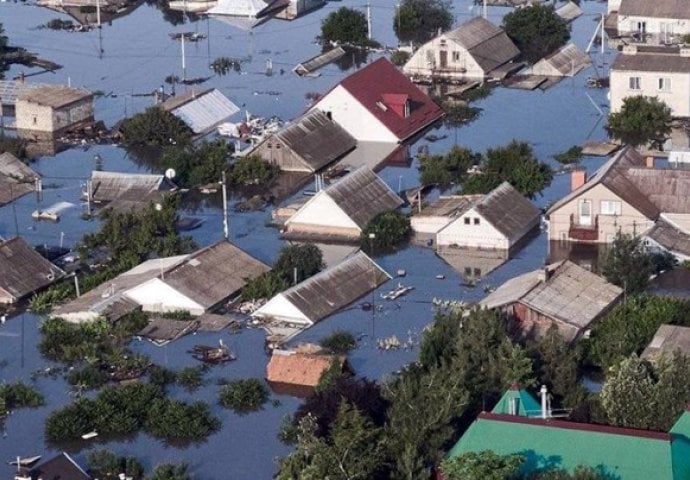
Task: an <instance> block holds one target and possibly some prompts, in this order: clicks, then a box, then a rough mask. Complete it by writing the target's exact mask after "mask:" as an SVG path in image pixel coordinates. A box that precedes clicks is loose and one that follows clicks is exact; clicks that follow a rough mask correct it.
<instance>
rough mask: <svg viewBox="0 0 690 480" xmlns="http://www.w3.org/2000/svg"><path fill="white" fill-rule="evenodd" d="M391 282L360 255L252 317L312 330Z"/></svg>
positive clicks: (273, 301) (272, 301)
mask: <svg viewBox="0 0 690 480" xmlns="http://www.w3.org/2000/svg"><path fill="white" fill-rule="evenodd" d="M390 278H391V276H390V275H389V274H388V273H386V271H385V270H383V269H382V268H381V267H380V266H379V265H378V264H377V263H376V262H374V261H373V260H372V259H371V258H369V257H368V256H367V255H366V254H365V253H364V252H359V253H356V254H355V255H353V256H352V257H350V258H348V259H346V260H344V261H342V262H341V263H339V264H338V265H335V266H333V267H330V268H328V269H326V270H324V271H322V272H320V273H317V274H316V275H314V276H313V277H311V278H308V279H307V280H304V281H303V282H301V283H298V284H297V285H295V286H294V287H291V288H289V289H287V290H285V291H284V292H282V293H279V294H278V295H276V296H275V297H273V298H272V299H270V300H269V301H268V302H267V303H266V304H265V305H264V306H262V307H261V308H259V309H258V310H257V311H256V312H254V313H253V314H252V316H253V317H255V318H262V319H273V320H279V321H283V322H287V323H295V324H301V325H305V326H310V325H313V324H314V323H316V322H318V321H320V320H323V319H324V318H326V317H328V316H330V315H332V314H334V313H335V312H337V311H338V310H340V309H342V308H345V307H347V306H348V305H350V304H351V303H353V302H355V301H356V300H357V299H359V298H361V297H362V296H364V295H365V294H367V293H368V292H371V291H372V290H373V289H375V288H377V287H379V286H380V285H383V284H384V283H386V282H387V281H388V280H390Z"/></svg>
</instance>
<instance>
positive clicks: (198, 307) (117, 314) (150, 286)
mask: <svg viewBox="0 0 690 480" xmlns="http://www.w3.org/2000/svg"><path fill="white" fill-rule="evenodd" d="M269 270H270V267H268V266H267V265H265V264H264V263H262V262H260V261H259V260H257V259H255V258H254V257H252V256H251V255H249V254H248V253H246V252H244V251H243V250H241V249H240V248H238V247H236V246H235V245H233V244H232V243H230V242H228V241H226V240H221V241H220V242H217V243H215V244H213V245H210V246H208V247H206V248H202V249H201V250H197V251H196V252H194V253H191V254H189V255H178V256H175V257H166V258H159V259H154V260H148V261H146V262H144V263H142V264H141V265H138V266H137V267H134V268H133V269H131V270H129V271H127V272H125V273H123V274H121V275H119V276H117V277H116V278H114V279H113V280H109V281H107V282H105V283H104V284H102V285H100V286H99V287H96V288H94V289H93V290H90V291H88V292H86V293H85V294H83V295H82V296H80V297H78V298H76V299H74V300H72V301H71V302H69V303H66V304H65V305H61V306H59V307H57V308H55V309H54V310H53V312H52V313H51V316H52V317H61V318H63V319H65V320H67V321H71V322H75V323H79V322H83V321H89V320H93V319H95V318H97V317H105V318H106V319H108V320H110V321H115V320H117V319H119V318H121V317H122V316H124V315H126V314H128V313H130V312H132V311H134V310H136V309H139V308H140V309H142V310H144V311H146V312H171V311H176V310H186V311H188V312H189V313H190V314H192V315H201V314H203V313H205V312H208V311H211V310H213V309H214V308H216V307H218V306H219V305H221V304H222V303H223V302H224V301H226V300H228V299H229V298H231V297H233V296H236V295H237V294H238V293H239V292H240V290H241V289H242V288H243V287H244V286H245V285H246V284H247V282H248V281H249V280H250V279H252V278H255V277H258V276H259V275H261V274H262V273H265V272H267V271H269Z"/></svg>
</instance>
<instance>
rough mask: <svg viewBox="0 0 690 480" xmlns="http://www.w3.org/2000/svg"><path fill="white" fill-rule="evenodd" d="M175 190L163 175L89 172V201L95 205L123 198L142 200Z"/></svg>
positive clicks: (174, 186)
mask: <svg viewBox="0 0 690 480" xmlns="http://www.w3.org/2000/svg"><path fill="white" fill-rule="evenodd" d="M176 188H177V186H176V185H175V184H174V183H173V182H172V181H171V180H170V179H168V178H166V177H165V176H164V175H150V174H143V173H121V172H104V171H99V170H94V171H93V172H91V200H92V201H93V202H96V203H101V202H112V201H114V200H117V199H120V198H123V197H128V198H133V199H137V198H138V199H144V198H146V197H147V196H148V195H149V194H150V193H152V192H160V191H171V190H174V189H176Z"/></svg>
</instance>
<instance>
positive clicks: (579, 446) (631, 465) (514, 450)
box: [448, 387, 690, 480]
mask: <svg viewBox="0 0 690 480" xmlns="http://www.w3.org/2000/svg"><path fill="white" fill-rule="evenodd" d="M541 395H542V402H541V407H540V408H539V409H538V410H536V411H534V410H532V408H534V406H536V405H539V402H538V401H537V400H536V399H535V398H534V397H533V396H532V395H531V394H530V393H529V392H525V393H524V394H523V395H522V396H520V397H516V396H513V397H511V398H510V399H508V401H507V402H506V401H505V400H504V399H502V401H500V402H498V404H497V405H496V406H495V407H494V408H493V409H492V410H491V411H483V412H481V413H480V414H479V415H478V416H477V418H476V419H475V420H474V421H473V422H472V424H471V425H470V426H469V428H468V429H467V430H466V431H465V432H464V433H463V435H462V437H460V439H459V440H458V441H457V443H456V444H455V445H454V446H453V448H452V449H451V450H450V452H449V453H448V457H449V458H454V457H457V456H460V455H462V454H465V453H469V452H475V453H481V452H484V451H487V450H490V451H492V452H494V453H495V454H497V455H501V456H504V455H522V456H524V458H525V462H524V463H523V464H522V465H521V466H520V468H519V474H520V475H525V476H529V475H530V474H533V473H537V472H542V471H543V470H546V469H553V468H558V469H564V470H566V471H568V472H569V473H571V474H572V472H573V471H574V470H576V469H577V467H578V466H586V467H590V468H592V469H594V470H595V471H597V472H601V475H605V476H606V477H611V478H621V479H622V478H624V479H626V480H647V479H649V478H664V479H668V480H681V479H684V478H687V477H688V475H690V464H688V463H687V462H686V461H685V459H687V458H688V457H689V456H690V443H688V442H687V438H688V436H689V435H690V412H689V411H687V410H686V411H683V412H682V413H681V414H680V416H679V418H678V420H677V421H676V423H675V425H673V427H672V428H671V429H670V430H669V432H656V431H650V430H637V429H633V428H622V427H612V426H608V425H600V424H592V423H581V422H575V421H569V420H566V419H563V418H559V417H567V412H562V411H559V412H556V411H554V410H552V409H551V405H550V404H551V402H550V400H549V398H548V397H549V395H548V392H547V391H546V387H543V389H542V390H541ZM513 399H514V400H513ZM523 405H526V406H527V408H526V409H525V408H524V407H523ZM506 407H507V408H506ZM554 459H555V460H554Z"/></svg>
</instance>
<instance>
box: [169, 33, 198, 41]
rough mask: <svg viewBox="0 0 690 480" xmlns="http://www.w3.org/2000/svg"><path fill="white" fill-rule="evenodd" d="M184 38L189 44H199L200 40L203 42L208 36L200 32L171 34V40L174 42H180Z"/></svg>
mask: <svg viewBox="0 0 690 480" xmlns="http://www.w3.org/2000/svg"><path fill="white" fill-rule="evenodd" d="M182 37H184V39H185V40H186V41H189V42H198V41H199V40H203V39H204V38H206V35H204V34H203V33H199V32H177V33H171V34H170V38H172V39H173V40H180V39H182Z"/></svg>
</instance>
